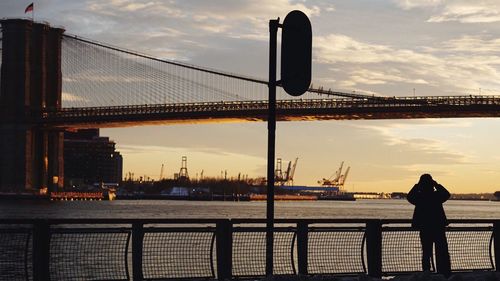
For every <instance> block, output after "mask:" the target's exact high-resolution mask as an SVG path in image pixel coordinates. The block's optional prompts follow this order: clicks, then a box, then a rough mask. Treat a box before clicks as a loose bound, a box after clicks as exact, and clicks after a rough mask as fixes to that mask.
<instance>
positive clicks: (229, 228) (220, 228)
mask: <svg viewBox="0 0 500 281" xmlns="http://www.w3.org/2000/svg"><path fill="white" fill-rule="evenodd" d="M215 237H216V242H217V249H216V250H217V278H218V279H219V280H221V281H222V280H230V279H231V277H232V273H233V224H232V222H231V221H230V220H223V221H220V222H217V226H216V230H215Z"/></svg>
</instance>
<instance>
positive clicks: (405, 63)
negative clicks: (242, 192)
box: [0, 0, 500, 193]
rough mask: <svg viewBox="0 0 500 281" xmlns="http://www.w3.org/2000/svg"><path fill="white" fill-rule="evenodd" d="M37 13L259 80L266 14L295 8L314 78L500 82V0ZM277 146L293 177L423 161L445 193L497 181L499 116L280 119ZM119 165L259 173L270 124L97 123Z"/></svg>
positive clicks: (414, 166) (379, 187) (74, 30)
mask: <svg viewBox="0 0 500 281" xmlns="http://www.w3.org/2000/svg"><path fill="white" fill-rule="evenodd" d="M30 3H31V0H28V1H24V0H23V1H21V0H2V1H1V2H0V18H15V17H31V14H27V15H25V14H24V9H25V8H26V6H28V5H29V4H30ZM34 9H35V20H39V21H47V22H49V23H50V24H51V25H53V26H63V27H64V28H65V29H66V30H67V32H68V33H71V34H76V35H79V36H83V37H87V38H91V39H94V40H97V41H101V42H106V43H110V44H112V45H116V46H120V47H124V48H127V49H131V50H137V51H140V52H143V53H146V54H150V55H152V56H155V57H159V58H165V59H170V60H178V61H182V62H187V63H190V64H194V65H199V66H204V67H209V68H215V69H219V70H223V71H229V72H234V73H238V74H242V75H250V76H254V77H260V78H263V79H265V78H266V77H267V73H268V71H267V66H268V36H269V35H268V34H269V31H268V22H269V20H270V19H276V18H278V17H280V18H281V20H283V18H284V17H285V16H286V14H287V13H288V12H289V11H291V10H295V9H299V10H301V11H303V12H304V13H306V14H307V15H308V16H309V18H310V20H311V23H312V29H313V49H312V50H313V51H312V52H313V54H312V56H313V66H312V73H313V77H312V80H313V84H314V85H315V86H319V85H321V86H324V87H325V88H332V89H335V90H341V91H347V92H350V91H362V92H368V93H374V94H377V95H387V96H405V95H406V96H411V95H429V96H431V95H432V96H436V95H469V94H474V95H495V94H498V93H499V91H500V2H498V1H496V0H482V1H467V0H450V1H445V0H403V1H396V0H377V1H373V0H351V1H346V0H344V1H334V0H324V1H287V0H255V1H237V0H232V1H221V0H217V1H210V0H206V1H190V0H179V1H174V0H169V1H159V0H145V1H142V0H110V1H100V0H78V1H70V0H41V1H35V8H34ZM276 134H277V140H276V156H277V157H279V158H282V159H283V161H286V162H287V161H292V160H294V159H295V158H296V157H298V158H299V160H298V164H297V171H296V174H295V184H300V185H317V181H318V180H320V179H322V178H329V177H330V176H331V175H332V174H333V173H334V172H335V170H337V168H338V166H339V165H340V163H341V162H342V161H345V165H346V166H350V167H351V171H350V174H349V176H348V178H347V182H346V186H345V187H346V189H347V190H348V191H376V192H392V191H400V192H406V191H408V190H409V189H410V188H411V187H412V186H413V184H414V183H415V182H416V181H417V180H418V177H419V176H420V174H422V173H431V174H432V175H433V176H434V178H435V180H436V181H438V182H439V183H441V184H443V185H444V186H445V187H447V188H448V189H449V190H450V191H451V192H453V193H479V192H494V191H496V190H500V165H499V163H500V151H499V150H498V149H497V146H498V144H499V143H500V120H498V119H495V118H482V119H479V118H477V119H416V120H383V121H382V120H372V121H314V122H313V121H309V122H307V121H302V122H280V123H278V126H277V133H276ZM101 135H104V136H109V137H110V138H111V139H113V140H114V141H115V142H116V143H117V148H118V150H119V151H120V152H121V153H122V154H123V156H124V173H127V172H133V173H134V174H135V175H136V176H138V175H146V176H149V177H152V178H158V177H159V174H160V169H161V165H162V164H164V165H165V169H164V175H165V176H172V175H173V174H174V173H176V172H178V171H179V169H180V165H181V157H182V156H187V157H188V171H189V173H190V176H191V177H196V176H199V175H200V174H201V171H202V170H203V173H204V176H221V171H226V170H227V175H228V177H237V176H238V174H239V173H241V174H242V175H248V176H249V177H259V176H265V175H266V157H267V127H266V123H264V122H256V123H223V124H203V125H194V124H191V125H163V126H141V127H130V128H113V129H103V130H101Z"/></svg>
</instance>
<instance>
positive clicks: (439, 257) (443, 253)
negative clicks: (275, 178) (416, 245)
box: [407, 174, 451, 277]
mask: <svg viewBox="0 0 500 281" xmlns="http://www.w3.org/2000/svg"><path fill="white" fill-rule="evenodd" d="M407 198H408V201H409V202H410V203H411V204H413V205H415V211H414V212H413V220H412V226H413V227H414V228H416V229H418V230H419V231H420V242H421V243H422V270H424V271H430V269H431V258H432V244H433V243H434V244H435V247H436V267H437V272H438V273H441V274H443V275H444V276H446V277H449V276H450V272H451V268H450V267H451V266H450V254H449V253H448V242H447V241H446V233H445V228H446V226H447V225H448V221H447V219H446V215H445V213H444V209H443V203H444V202H446V200H448V199H449V198H450V193H449V192H448V190H446V188H444V186H442V185H440V184H438V183H437V182H436V181H435V180H434V179H432V177H431V175H429V174H423V175H422V176H420V180H419V182H418V183H417V184H415V185H414V186H413V188H412V189H411V190H410V192H409V193H408V197H407Z"/></svg>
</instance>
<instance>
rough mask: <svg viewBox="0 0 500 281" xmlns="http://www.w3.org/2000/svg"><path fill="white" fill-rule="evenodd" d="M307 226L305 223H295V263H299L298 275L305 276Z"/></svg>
mask: <svg viewBox="0 0 500 281" xmlns="http://www.w3.org/2000/svg"><path fill="white" fill-rule="evenodd" d="M308 233H309V224H308V223H307V222H298V223H297V261H298V263H299V274H300V275H306V274H307V251H308V248H307V243H308Z"/></svg>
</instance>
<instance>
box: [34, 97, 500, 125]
mask: <svg viewBox="0 0 500 281" xmlns="http://www.w3.org/2000/svg"><path fill="white" fill-rule="evenodd" d="M215 105H216V106H215ZM252 107H253V108H251V107H249V106H242V105H241V104H238V105H237V106H236V103H234V104H228V103H220V104H210V106H208V105H204V106H200V105H194V104H184V105H141V106H126V107H118V106H117V107H93V108H71V109H63V110H61V111H58V112H52V113H50V112H48V113H44V114H43V116H44V117H41V118H39V119H38V123H39V124H40V125H42V126H44V127H48V128H96V127H99V128H107V127H130V126H141V125H155V124H179V123H184V124H186V123H188V124H189V123H190V124H201V123H224V122H258V121H266V120H267V103H260V106H255V104H253V106H252ZM480 117H500V104H497V103H494V104H454V105H450V104H441V105H439V104H438V105H436V104H432V105H428V104H419V105H416V104H399V105H394V104H391V105H381V104H364V105H360V106H350V107H342V106H339V107H319V106H318V107H302V106H290V104H287V103H278V109H277V120H278V121H321V120H375V119H418V118H480Z"/></svg>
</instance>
